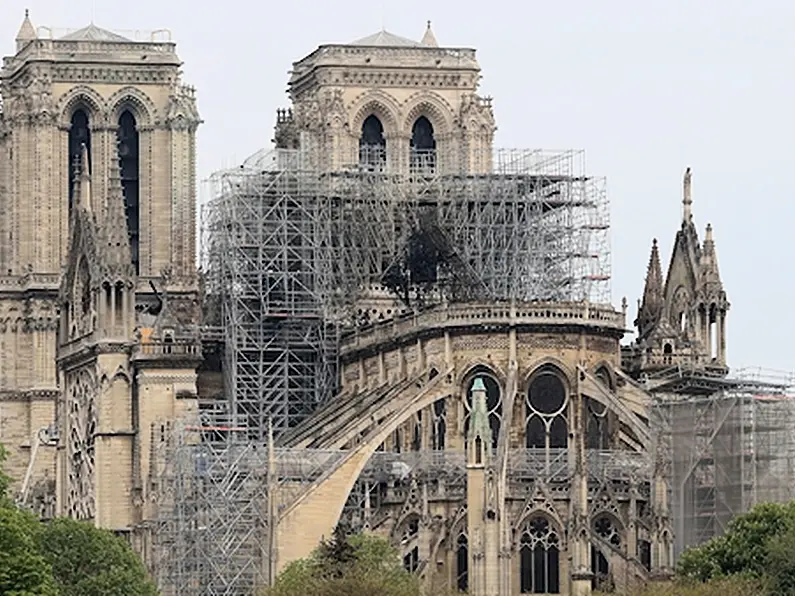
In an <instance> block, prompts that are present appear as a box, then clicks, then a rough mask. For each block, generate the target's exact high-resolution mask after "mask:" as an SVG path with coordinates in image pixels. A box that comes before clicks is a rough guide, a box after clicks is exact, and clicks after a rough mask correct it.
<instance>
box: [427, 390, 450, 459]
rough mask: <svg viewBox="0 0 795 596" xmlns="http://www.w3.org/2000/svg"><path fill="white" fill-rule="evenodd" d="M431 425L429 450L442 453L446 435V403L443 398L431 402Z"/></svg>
mask: <svg viewBox="0 0 795 596" xmlns="http://www.w3.org/2000/svg"><path fill="white" fill-rule="evenodd" d="M432 407H433V425H432V427H431V449H433V450H434V451H444V444H445V443H444V441H445V434H446V433H447V402H446V400H445V398H441V399H437V400H436V401H435V402H433V406H432Z"/></svg>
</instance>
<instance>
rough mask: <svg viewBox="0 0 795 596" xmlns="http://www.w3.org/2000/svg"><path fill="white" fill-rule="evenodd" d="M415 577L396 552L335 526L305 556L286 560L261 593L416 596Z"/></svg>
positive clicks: (380, 542)
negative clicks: (330, 534) (332, 531)
mask: <svg viewBox="0 0 795 596" xmlns="http://www.w3.org/2000/svg"><path fill="white" fill-rule="evenodd" d="M421 593H422V592H421V589H420V582H419V578H417V577H416V576H415V575H412V574H411V573H409V572H408V571H406V570H405V569H404V568H403V566H402V564H401V560H400V556H399V554H398V551H397V550H396V549H395V548H394V547H392V545H390V544H389V543H388V542H387V541H386V540H384V539H382V538H378V537H375V536H371V535H367V534H356V535H354V536H350V537H346V536H345V532H344V529H342V528H337V529H335V531H334V535H333V537H332V538H331V540H329V541H328V542H325V541H324V542H323V543H321V545H320V546H319V547H318V548H317V549H315V551H314V552H313V553H312V554H311V555H310V556H309V557H307V558H306V559H300V560H298V561H293V562H292V563H290V564H289V565H288V566H287V567H286V568H285V569H284V571H283V572H282V573H281V574H280V575H279V577H278V578H277V580H276V583H275V585H274V586H273V587H271V588H266V589H265V590H264V591H263V593H262V596H337V595H339V594H345V595H346V596H419V595H420V594H421Z"/></svg>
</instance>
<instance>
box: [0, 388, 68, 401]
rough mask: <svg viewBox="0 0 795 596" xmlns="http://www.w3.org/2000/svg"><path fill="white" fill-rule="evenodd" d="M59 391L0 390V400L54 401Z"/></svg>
mask: <svg viewBox="0 0 795 596" xmlns="http://www.w3.org/2000/svg"><path fill="white" fill-rule="evenodd" d="M60 394H61V392H60V391H59V390H58V389H20V390H17V391H13V390H0V402H2V401H21V402H31V401H52V402H54V401H56V400H57V399H58V396H60Z"/></svg>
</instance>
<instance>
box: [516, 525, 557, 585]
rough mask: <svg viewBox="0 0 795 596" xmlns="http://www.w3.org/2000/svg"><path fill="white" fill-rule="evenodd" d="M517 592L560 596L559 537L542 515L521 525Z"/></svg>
mask: <svg viewBox="0 0 795 596" xmlns="http://www.w3.org/2000/svg"><path fill="white" fill-rule="evenodd" d="M519 567H520V571H519V573H520V593H522V594H560V537H559V535H558V532H557V531H556V530H555V528H554V527H553V526H552V525H551V524H550V523H549V520H548V519H547V518H545V517H543V516H537V517H533V518H531V519H529V520H528V521H526V522H525V523H524V525H523V526H522V533H521V538H520V541H519Z"/></svg>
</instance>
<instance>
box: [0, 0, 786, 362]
mask: <svg viewBox="0 0 795 596" xmlns="http://www.w3.org/2000/svg"><path fill="white" fill-rule="evenodd" d="M26 7H27V8H29V9H30V11H31V18H32V19H33V22H34V25H35V26H37V27H38V26H40V25H47V26H51V27H58V28H61V27H64V28H79V27H81V26H84V25H86V24H88V23H89V22H90V21H91V20H92V12H93V20H94V22H95V23H96V24H97V25H99V26H101V27H106V28H108V29H113V30H132V29H159V28H168V29H170V30H171V31H172V34H173V38H174V40H175V41H176V42H177V44H178V51H179V54H180V56H181V58H182V59H183V60H184V62H185V67H184V70H185V81H186V82H188V83H190V84H193V85H195V86H196V87H197V90H198V97H199V108H200V111H201V114H202V117H203V118H204V120H205V124H204V125H203V126H202V128H201V129H200V136H199V177H200V178H205V177H206V176H207V175H209V173H211V172H212V171H213V170H216V169H218V168H219V167H226V166H230V165H232V164H234V163H237V162H239V161H240V160H242V159H243V158H244V157H246V156H247V155H249V154H250V153H252V152H254V151H255V150H256V149H258V148H260V147H263V146H266V145H269V143H270V139H271V138H272V132H273V124H274V119H275V110H276V108H277V107H279V106H286V105H287V103H288V102H287V97H286V94H285V89H286V83H287V77H288V74H287V73H288V70H289V68H290V65H291V63H292V62H293V61H295V60H297V59H299V58H301V57H302V56H304V55H306V54H308V53H309V52H311V51H312V50H313V49H314V48H315V47H316V46H317V45H319V44H321V43H334V42H348V41H352V40H354V39H358V38H360V37H364V36H365V35H368V34H370V33H373V32H375V31H378V30H379V29H381V28H382V27H384V28H386V29H387V30H388V31H391V32H393V33H396V34H398V35H402V36H405V37H411V38H414V39H419V38H420V37H421V36H422V34H423V31H424V29H425V22H426V20H428V19H430V20H432V21H433V29H434V32H435V34H436V37H437V39H438V40H439V43H440V44H441V45H451V46H464V47H475V48H477V50H478V57H479V60H480V65H481V67H482V69H483V75H484V76H483V81H482V86H481V92H482V94H484V95H491V96H493V97H494V109H495V115H496V118H497V124H498V126H499V130H498V132H497V139H496V142H497V144H498V145H499V146H501V147H509V148H524V147H528V148H536V147H538V148H547V149H564V148H580V149H585V150H586V152H587V160H588V162H587V163H588V169H589V170H590V172H591V173H593V174H598V175H604V176H606V177H607V180H608V191H609V195H610V200H611V213H612V226H613V228H612V251H613V257H612V266H613V282H612V287H613V302H614V303H615V304H616V305H617V306H618V305H619V304H620V301H621V298H622V296H626V297H627V299H628V300H629V303H630V306H631V308H630V313H629V314H630V316H629V317H628V318H629V320H630V322H631V321H632V320H633V319H634V315H635V303H636V300H637V298H638V297H639V296H640V295H641V293H642V289H643V279H644V276H645V272H646V265H647V262H648V258H649V250H650V246H651V239H652V238H653V237H657V238H659V240H660V247H661V249H662V256H663V260H664V262H663V268H664V269H665V268H666V267H667V260H668V259H669V257H670V252H671V246H672V242H673V238H674V234H675V232H676V230H677V228H678V226H679V222H680V218H681V184H682V174H683V172H684V169H685V167H687V166H691V167H692V168H693V200H694V204H693V211H694V217H695V221H696V224H697V226H698V228H699V231H700V234H701V237H702V239H703V230H704V227H705V226H706V224H707V222H711V223H712V224H713V226H714V228H715V241H716V245H717V251H718V258H719V264H720V270H721V274H722V276H723V281H724V285H725V287H726V290H727V292H728V296H729V300H730V301H731V303H732V308H731V312H730V315H729V319H728V338H727V339H728V341H727V348H728V350H727V351H728V357H729V362H730V364H731V365H732V366H733V367H735V368H737V367H740V366H762V367H766V368H772V369H779V370H792V369H795V359H794V358H793V354H795V349H793V347H792V341H793V339H795V316H794V315H795V312H793V308H792V306H791V305H792V304H793V303H794V301H793V294H794V293H795V279H793V264H792V263H793V248H792V241H793V237H794V236H795V234H794V233H793V232H794V230H793V225H794V224H795V201H793V199H795V177H794V176H793V175H792V172H793V170H794V169H795V149H793V145H795V115H793V110H794V109H795V83H794V82H793V68H794V67H795V2H792V0H780V1H774V0H755V1H753V2H752V1H751V0H744V1H741V0H723V1H720V0H690V1H685V0H667V1H665V2H632V1H629V0H625V1H617V0H601V1H600V2H594V1H593V0H579V1H565V0H561V1H558V2H555V1H553V0H548V1H547V2H543V3H542V2H535V1H531V2H519V1H518V0H514V1H512V2H508V1H506V0H492V1H491V2H488V3H474V2H471V3H469V2H461V1H456V0H437V1H434V2H428V1H427V0H425V1H418V0H401V1H400V2H386V1H385V0H335V1H333V2H319V1H315V2H310V1H307V0H293V1H292V2H279V3H275V2H253V1H249V2H245V1H243V0H225V1H224V2H213V3H210V2H207V3H204V2H196V1H191V2H188V1H187V0H169V1H163V0H158V1H156V0H135V1H134V2H118V1H113V2H107V1H103V0H94V2H92V0H74V1H73V2H63V1H60V0H24V1H23V0H3V2H2V8H3V11H2V12H3V19H2V20H1V21H0V40H4V41H3V44H4V45H3V49H4V52H3V53H4V54H10V53H11V52H12V51H13V49H14V37H15V34H16V32H17V29H18V28H19V25H20V23H21V22H22V18H23V13H24V9H25V8H26Z"/></svg>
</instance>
